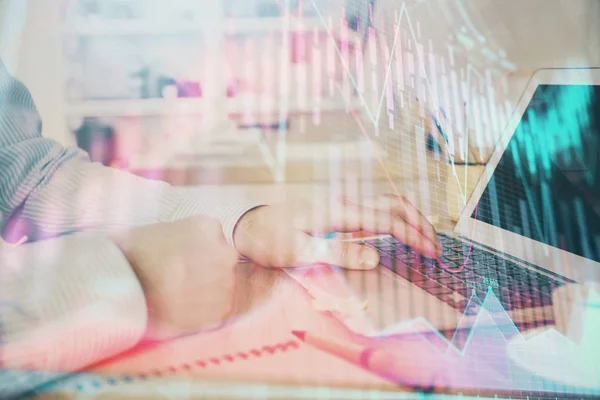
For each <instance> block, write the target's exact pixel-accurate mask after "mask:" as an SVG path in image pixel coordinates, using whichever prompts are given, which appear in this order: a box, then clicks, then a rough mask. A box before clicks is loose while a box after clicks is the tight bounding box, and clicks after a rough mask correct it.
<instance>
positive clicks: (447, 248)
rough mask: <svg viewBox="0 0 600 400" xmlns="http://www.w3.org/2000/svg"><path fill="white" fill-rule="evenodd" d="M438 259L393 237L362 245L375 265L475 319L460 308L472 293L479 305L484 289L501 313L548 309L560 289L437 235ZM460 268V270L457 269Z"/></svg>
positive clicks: (531, 273)
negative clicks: (376, 256) (375, 257)
mask: <svg viewBox="0 0 600 400" xmlns="http://www.w3.org/2000/svg"><path fill="white" fill-rule="evenodd" d="M439 239H440V242H441V243H442V246H443V248H444V253H443V255H442V257H440V261H441V262H442V263H443V264H444V265H445V267H446V268H447V269H450V270H458V271H460V272H449V271H447V270H446V268H444V267H442V266H441V265H440V263H439V262H438V261H437V260H436V259H432V258H427V257H423V256H421V255H420V254H418V253H416V252H415V251H413V250H412V249H411V248H410V247H408V246H406V245H404V244H403V243H402V242H400V241H398V240H396V239H394V238H393V237H386V238H382V239H374V240H366V241H365V243H367V244H368V245H370V246H373V247H375V248H376V249H377V250H378V251H379V253H380V257H381V261H380V264H381V265H382V266H383V267H385V268H387V269H389V270H390V271H392V272H394V273H396V274H397V275H399V276H401V277H403V278H405V279H406V280H408V281H410V282H412V283H414V284H415V285H417V286H418V287H420V288H421V289H423V290H425V291H427V292H428V293H430V294H432V295H433V296H436V297H437V298H439V299H440V300H442V301H443V302H444V303H446V304H448V305H450V306H451V307H453V308H455V309H457V310H459V311H461V312H464V313H465V314H467V315H468V314H476V313H477V312H478V310H477V307H469V309H468V310H467V309H466V305H467V303H468V301H469V298H470V297H471V295H472V293H473V291H475V293H476V294H477V296H478V297H479V299H480V300H482V301H483V299H484V298H485V296H486V294H487V292H488V290H489V288H491V290H492V291H493V292H494V294H495V295H496V297H497V298H498V300H499V301H500V303H501V304H502V305H503V306H504V308H505V309H506V310H507V311H510V310H516V309H525V308H532V307H542V306H549V305H551V304H552V290H553V289H555V288H557V287H559V286H561V285H564V283H563V282H561V281H559V280H557V279H554V278H552V277H549V276H546V275H542V274H540V273H537V272H535V271H533V270H531V269H527V268H524V267H522V266H520V265H518V264H516V263H514V262H512V261H510V260H507V259H504V258H500V257H498V256H497V255H495V254H493V253H490V252H487V251H485V250H481V249H478V248H475V247H472V249H471V253H470V255H469V258H468V260H466V263H465V258H466V257H465V256H466V255H467V254H469V245H468V244H466V243H463V242H461V241H459V240H456V239H454V238H451V237H449V236H446V235H441V234H440V235H439ZM463 265H464V268H462V270H461V267H462V266H463Z"/></svg>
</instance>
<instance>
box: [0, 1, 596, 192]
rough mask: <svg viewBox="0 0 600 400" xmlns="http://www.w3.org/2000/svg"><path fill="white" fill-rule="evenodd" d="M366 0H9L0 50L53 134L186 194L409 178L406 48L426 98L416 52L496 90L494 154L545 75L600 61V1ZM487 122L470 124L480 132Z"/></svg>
mask: <svg viewBox="0 0 600 400" xmlns="http://www.w3.org/2000/svg"><path fill="white" fill-rule="evenodd" d="M369 3H370V2H369V1H364V2H360V1H358V0H352V1H349V0H347V1H344V0H335V1H325V0H304V1H301V0H253V1H247V0H246V1H241V0H218V1H217V0H215V1H191V0H190V1H188V0H176V1H172V2H164V1H160V0H144V1H139V0H138V1H136V0H101V1H100V0H79V1H75V0H3V1H1V2H0V7H1V8H0V12H1V14H0V16H1V18H0V22H1V25H0V26H1V29H0V34H1V35H2V36H1V47H0V49H1V51H2V53H1V54H2V59H3V61H4V62H5V63H6V64H7V66H8V67H9V69H10V71H11V72H12V73H13V74H14V75H15V76H16V77H18V78H19V79H20V80H22V81H23V82H24V83H25V84H26V85H27V86H28V88H29V89H30V90H31V92H32V93H33V97H34V99H35V101H36V103H37V106H38V108H39V111H40V113H41V115H42V119H43V121H44V136H45V137H47V138H51V139H54V140H57V141H59V142H61V143H63V144H65V145H79V146H80V147H82V148H84V149H85V150H86V151H88V152H89V153H90V155H91V157H92V159H93V160H94V161H99V162H102V163H105V164H107V165H112V166H114V167H117V168H123V169H128V170H131V171H135V172H136V173H139V174H142V175H145V176H149V177H154V178H158V179H164V180H167V181H170V182H171V183H173V184H181V185H196V184H241V183H257V184H261V183H272V182H309V181H313V180H336V179H341V178H340V177H341V175H340V176H334V175H335V174H334V173H333V172H332V171H333V170H334V169H335V168H337V167H334V166H333V165H334V164H336V165H342V169H344V168H346V169H347V170H348V171H354V172H352V173H354V174H357V175H361V174H365V173H366V172H364V171H365V168H364V166H365V165H370V164H373V168H367V169H368V170H369V171H371V172H369V173H373V174H376V175H377V174H382V173H384V172H383V171H382V168H381V161H384V162H385V164H386V166H387V171H388V172H391V173H392V174H393V176H394V179H401V177H402V175H403V174H404V173H405V172H406V171H405V170H406V169H410V168H408V167H406V166H403V165H402V163H401V160H400V159H401V158H402V157H399V152H400V151H407V149H408V148H409V147H410V149H412V150H415V149H416V147H415V146H419V144H418V143H417V144H415V143H412V144H411V145H407V144H406V143H411V142H410V141H411V140H414V136H415V135H414V133H413V132H412V131H411V132H408V133H407V130H406V129H404V130H402V129H400V130H399V129H396V130H395V131H394V129H389V128H390V127H391V125H390V124H389V123H388V122H386V121H388V120H390V118H392V119H393V118H396V119H397V120H400V119H401V118H400V116H399V115H393V116H392V117H390V114H394V110H393V108H394V107H396V112H397V111H398V109H399V107H398V104H396V105H393V104H392V105H391V106H390V101H389V99H387V97H386V100H384V101H379V100H380V99H383V98H384V96H385V95H386V94H385V90H387V89H384V85H386V84H387V83H388V81H386V79H387V71H386V70H384V69H382V68H381V66H382V65H384V64H385V57H386V55H385V51H386V50H389V48H390V46H392V45H394V44H395V42H394V39H397V40H398V46H397V47H396V48H395V50H396V51H398V50H399V49H401V50H400V51H403V52H405V53H406V54H409V53H410V52H411V51H412V52H414V60H412V61H410V62H412V63H413V66H412V67H411V66H410V65H408V64H406V63H407V62H408V61H406V60H405V64H406V66H405V67H406V68H404V69H405V70H406V71H404V74H405V75H406V74H408V75H411V74H413V75H414V76H417V79H416V81H417V83H416V86H415V83H414V82H413V84H412V86H413V87H412V88H409V86H410V83H409V82H408V80H407V88H409V89H411V90H409V91H407V92H410V91H412V92H414V94H415V96H418V93H417V92H418V90H419V89H418V88H417V86H419V85H420V83H419V82H420V81H422V80H423V79H421V78H423V76H418V75H419V74H418V71H417V72H416V73H415V72H414V71H413V70H411V68H412V69H415V67H414V65H415V64H418V63H419V60H418V54H417V53H418V50H417V51H414V50H415V49H414V48H413V49H411V42H413V43H417V42H416V41H418V42H419V43H420V46H422V48H424V49H425V53H426V54H432V55H433V56H434V57H435V60H436V61H435V62H434V64H436V65H438V69H439V65H440V64H441V63H443V62H445V64H446V68H447V69H448V73H447V75H448V79H449V80H451V79H450V78H451V73H450V70H452V71H453V72H452V73H455V74H456V76H457V77H458V79H459V80H462V82H463V83H461V84H460V85H463V86H464V85H465V82H467V83H468V84H469V85H471V86H472V87H474V88H475V89H473V90H475V92H476V91H477V90H479V88H481V87H482V85H483V87H487V86H489V85H490V82H491V80H493V81H494V83H493V84H494V85H495V87H496V88H497V90H496V92H497V94H498V95H497V96H496V100H495V101H496V102H497V103H496V105H495V107H497V109H498V110H500V112H499V113H498V121H497V122H496V123H497V125H493V127H491V125H492V124H490V128H489V129H487V130H486V131H485V135H487V136H489V137H488V138H487V139H483V140H484V142H485V143H484V144H481V143H476V144H475V145H474V147H479V148H480V149H483V148H484V147H487V148H489V147H490V146H492V145H493V143H494V137H495V136H494V135H497V134H498V132H499V130H500V129H501V128H500V127H501V126H502V124H501V121H500V120H501V119H502V118H505V116H506V113H507V109H510V107H511V105H512V106H514V104H515V102H516V100H517V99H518V97H519V96H520V94H521V92H522V90H523V89H524V88H525V85H526V82H527V80H528V79H529V78H530V76H531V75H532V74H533V72H534V71H535V70H536V69H538V68H546V67H572V66H593V65H599V64H600V43H599V37H600V31H599V29H600V28H599V26H600V24H599V19H600V7H599V2H598V1H596V0H568V1H567V0H564V1H561V0H551V1H547V0H525V1H518V2H517V1H514V2H506V1H502V0H456V1H454V0H408V1H405V2H396V1H390V0H384V1H378V2H375V4H374V9H373V10H371V15H370V16H369V17H368V18H367V17H366V16H365V13H368V12H369V11H366V7H369ZM351 9H354V10H355V11H356V12H355V15H359V14H361V13H362V14H361V15H362V16H361V18H363V19H362V20H361V21H360V22H361V23H363V25H364V26H359V27H358V29H355V30H353V29H348V28H347V29H346V33H344V31H343V23H341V20H342V19H343V17H344V15H342V14H343V13H348V12H349V10H351ZM392 15H395V17H392ZM399 16H400V22H399V23H397V22H396V21H397V19H398V17H399ZM394 18H395V19H394ZM368 19H372V22H371V25H372V26H373V28H374V30H375V31H376V33H375V34H376V35H378V38H379V42H378V44H377V45H376V46H375V50H374V51H375V53H373V54H372V55H371V57H369V56H368V55H365V56H364V63H362V70H360V71H358V72H357V65H358V63H357V62H354V60H358V58H356V53H358V51H357V49H356V46H357V44H358V43H360V44H364V46H365V50H366V49H367V48H369V47H368V46H371V45H372V43H370V42H373V41H369V40H368V37H369V35H370V33H369V31H368V30H367V23H368V22H369V21H368ZM357 21H358V20H357ZM359 25H361V24H360V23H359ZM395 28H398V30H397V31H396V30H394V29H395ZM396 33H399V34H398V35H395V34H396ZM343 35H346V38H345V39H344V38H343ZM411 35H412V36H414V38H411V37H410V36H411ZM417 36H418V37H417ZM397 37H399V39H398V38H397ZM365 38H367V40H365ZM382 38H383V40H381V39H382ZM409 39H410V40H409ZM415 40H416V41H415ZM344 41H345V42H344ZM340 43H348V44H349V45H348V46H347V48H345V49H346V50H344V48H343V46H342V47H339V46H338V47H336V46H334V44H337V45H339V44H340ZM413 47H414V46H413ZM340 48H341V49H342V51H345V52H346V53H345V54H341V53H340V54H337V53H336V52H338V51H339V49H340ZM369 51H373V50H369ZM334 53H335V54H334ZM365 54H366V53H365ZM373 55H374V56H375V58H376V59H377V58H378V59H379V65H376V64H377V63H376V62H375V63H373V59H372V57H373ZM387 57H389V55H387ZM411 57H413V55H411ZM369 58H371V60H369ZM425 58H427V56H425ZM405 59H408V57H405ZM344 60H346V61H347V63H348V65H347V67H348V69H347V70H346V66H345V63H346V61H344ZM415 60H416V61H415ZM369 61H371V64H372V65H371V64H370V63H369ZM451 64H452V65H451ZM369 68H371V69H369ZM395 68H396V67H393V66H392V68H391V69H390V73H389V75H390V77H389V78H390V79H389V82H394V84H395V83H397V81H398V80H397V79H396V78H394V76H393V75H394V73H395V72H396V71H395ZM416 68H417V69H418V67H416ZM373 71H374V73H373V74H372V76H371V75H370V73H369V72H373ZM439 73H440V74H441V72H439ZM486 74H487V75H486ZM359 75H360V76H359ZM408 75H406V76H408ZM413 75H411V76H413ZM471 77H473V79H471ZM355 78H356V79H355ZM409 79H413V78H409ZM478 79H481V80H483V81H482V82H478V81H477V80H478ZM426 81H427V77H425V85H426V84H427V82H426ZM455 84H456V83H455ZM356 85H358V86H360V87H358V86H356ZM477 86H479V88H478V87H477ZM398 87H400V85H398ZM463 89H464V88H463ZM469 90H471V89H468V90H467V91H466V92H463V93H462V94H461V95H460V96H459V97H462V98H463V100H464V98H466V93H467V92H468V91H469ZM482 90H483V91H481V93H480V94H482V93H484V92H485V89H482ZM475 92H473V93H475ZM482 95H483V94H482ZM459 102H460V101H459ZM396 103H398V99H396ZM402 106H403V105H402ZM402 108H403V107H402ZM382 110H383V111H382ZM354 112H355V113H356V114H357V116H358V118H359V119H360V121H362V122H363V124H362V126H363V128H364V129H363V130H364V132H361V128H359V126H358V125H359V124H357V122H356V120H355V118H354V116H353V114H352V113H354ZM450 114H453V113H452V112H450ZM489 114H490V118H491V114H492V110H491V109H490V110H489ZM382 115H383V116H382ZM451 119H452V118H451ZM384 122H385V123H384ZM451 122H452V123H453V124H454V125H457V126H459V125H462V124H464V121H459V119H457V118H454V119H453V120H452V121H451ZM490 122H491V119H490ZM480 124H481V125H482V126H485V125H486V124H485V121H482V122H481V123H480ZM384 125H385V126H384ZM475 125H476V123H475V120H474V118H473V122H472V123H471V126H470V127H469V129H476V128H477V126H475ZM386 127H387V128H388V129H385V128H386ZM382 128H383V129H382ZM463 128H464V127H463ZM409 130H410V129H409ZM458 130H459V129H457V131H458ZM479 130H481V128H480V129H479ZM397 131H402V133H398V132H397ZM463 131H465V130H464V129H463ZM403 135H405V136H410V137H406V138H403ZM463 142H464V140H463ZM473 143H474V141H472V144H473ZM365 146H366V147H365ZM425 146H427V143H425ZM460 146H461V144H460V143H458V142H457V144H456V146H454V147H455V148H454V149H453V150H454V151H455V153H456V154H455V155H456V157H457V158H456V159H457V160H459V159H460V158H461V157H463V158H464V154H461V151H460V149H459V148H460ZM464 146H465V144H464V143H463V144H462V147H463V148H464ZM367 148H368V149H370V150H368V151H365V149H367ZM415 151H418V149H416V150H415ZM462 153H464V149H463V150H462ZM465 154H466V153H465ZM482 154H483V153H482ZM369 157H371V158H372V159H371V160H369ZM476 158H477V157H476ZM479 158H481V157H479ZM375 159H377V160H378V161H375ZM332 160H337V161H332ZM475 161H481V160H475ZM360 166H363V167H360ZM383 169H386V168H383ZM342 175H343V173H342ZM367 175H368V174H367ZM459 175H460V176H462V174H459ZM371 177H372V176H371ZM463 183H464V182H463Z"/></svg>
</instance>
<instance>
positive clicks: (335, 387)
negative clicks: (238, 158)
mask: <svg viewBox="0 0 600 400" xmlns="http://www.w3.org/2000/svg"><path fill="white" fill-rule="evenodd" d="M401 184H402V186H399V187H398V188H397V189H398V190H399V191H400V192H401V193H403V194H406V195H407V196H408V197H409V198H410V199H411V201H413V202H414V203H415V204H417V205H418V206H419V207H420V208H421V209H423V210H424V211H425V214H426V215H429V216H436V219H438V221H437V222H438V224H439V225H440V226H441V227H442V228H444V229H448V227H451V226H452V222H451V221H450V220H449V218H448V213H447V210H446V209H445V206H446V204H445V202H444V201H439V198H438V197H436V196H429V197H426V196H424V195H423V193H442V192H443V191H444V190H445V188H446V185H445V184H443V183H441V182H439V181H437V180H429V181H410V180H405V181H403V182H401ZM357 185H358V191H359V192H361V193H362V192H365V193H367V192H369V193H385V192H390V191H391V190H390V182H389V181H381V180H380V181H374V182H369V181H358V183H357ZM344 187H345V186H343V185H342V186H340V185H335V184H331V183H328V182H321V183H312V184H301V183H297V184H285V185H277V184H266V185H264V184H263V185H220V186H202V187H198V188H195V190H200V191H206V192H207V193H211V194H215V193H216V194H220V195H224V196H233V197H236V196H242V197H245V198H250V199H253V200H256V201H262V202H265V203H272V202H276V201H284V200H289V199H290V198H292V199H293V198H296V197H299V196H302V197H307V198H313V199H314V198H317V199H318V198H321V196H326V195H336V194H338V195H339V194H343V192H344ZM423 188H425V191H424V189H423ZM180 190H189V188H186V187H182V188H181V189H180ZM440 216H441V217H440ZM290 282H291V280H290V278H289V277H288V276H287V274H285V273H284V272H282V271H281V270H273V269H265V268H262V267H258V266H256V265H252V264H239V265H238V267H237V288H238V289H237V291H236V297H235V300H236V301H235V306H234V310H233V311H232V316H233V317H235V318H241V319H242V320H243V319H244V318H246V317H247V316H252V318H255V315H256V313H257V310H264V309H265V308H268V307H272V306H277V304H276V303H278V302H279V303H282V302H285V303H286V307H284V308H279V309H277V310H274V311H273V312H274V313H275V314H273V316H272V317H271V318H273V320H279V319H280V318H287V320H288V321H292V323H290V324H289V326H286V327H281V326H276V325H278V324H274V323H273V322H270V321H272V320H264V321H263V322H262V323H261V322H260V321H257V322H255V323H253V324H252V326H248V327H247V329H248V332H247V333H246V336H248V335H250V336H253V337H255V338H258V339H260V340H257V341H254V342H253V341H252V340H250V341H248V343H242V342H245V341H246V339H244V340H241V342H240V339H239V338H240V337H243V336H244V335H243V334H235V335H234V334H231V336H230V337H229V339H227V340H223V338H222V337H215V335H214V334H212V335H211V334H208V335H204V334H200V335H198V336H197V337H191V338H184V339H180V340H179V341H175V342H173V343H169V344H165V345H161V346H158V347H153V348H151V349H147V350H144V351H134V352H133V353H131V354H129V355H126V356H125V357H120V358H118V359H116V360H113V361H111V362H108V363H103V364H102V365H99V366H97V367H95V368H94V369H92V370H91V371H90V373H94V374H99V375H100V376H115V375H117V376H130V375H135V374H136V373H149V371H152V367H151V366H150V365H149V364H153V363H156V362H160V363H161V364H162V365H163V367H164V368H166V369H165V371H166V374H163V375H161V376H160V377H154V379H151V380H149V381H144V382H142V383H139V382H138V383H137V384H135V385H131V384H129V385H117V386H111V385H102V387H101V389H98V388H96V389H97V395H98V396H97V397H94V396H95V395H92V394H90V393H87V394H86V396H88V397H87V398H102V399H120V398H128V399H129V398H170V397H168V396H163V395H162V394H158V393H157V391H159V388H160V387H163V386H164V387H173V388H174V389H173V390H175V391H177V390H179V389H175V388H177V387H179V388H181V387H188V388H191V386H194V387H196V388H197V389H198V392H197V393H199V394H200V393H207V392H206V391H209V392H210V391H213V392H214V393H215V396H216V397H219V398H221V397H224V398H239V396H238V395H239V394H240V391H241V393H245V394H247V395H249V396H250V397H251V396H255V394H253V392H251V391H250V390H257V391H259V392H257V393H264V394H265V396H266V395H267V394H268V393H270V391H272V394H273V395H274V398H293V396H295V395H298V397H302V396H301V393H300V392H297V388H299V387H302V388H303V390H309V388H311V387H312V388H313V389H312V390H317V389H315V388H316V387H328V388H330V389H327V390H331V391H339V393H338V395H339V396H340V397H341V398H356V396H357V395H358V397H365V396H367V397H368V396H369V394H368V393H369V391H376V392H378V391H380V390H383V391H384V392H389V391H390V390H392V392H393V393H394V395H393V397H396V396H397V395H398V396H399V395H400V393H401V392H402V390H401V389H400V388H399V387H398V386H396V385H392V384H390V383H389V382H387V381H386V380H384V379H382V378H380V377H377V376H375V375H373V374H371V373H368V372H366V371H364V370H362V369H360V368H358V367H356V366H353V365H351V364H348V363H347V362H345V361H343V360H339V359H337V358H335V357H332V356H330V355H327V354H324V353H322V352H320V351H317V350H315V349H312V348H310V347H308V346H306V345H304V344H301V343H297V344H296V345H298V346H301V347H302V349H301V350H302V351H297V352H288V353H289V356H286V357H288V358H287V359H284V358H283V356H284V355H283V354H280V355H279V356H278V357H273V358H272V360H273V363H274V364H269V362H268V359H267V358H265V359H263V360H261V361H260V362H258V363H255V364H254V365H252V364H247V366H246V367H245V368H244V367H240V368H241V369H236V368H233V369H232V370H231V371H226V372H219V370H220V369H222V367H215V368H214V369H213V371H214V373H213V372H212V371H211V372H209V373H206V374H205V373H198V371H196V373H189V371H187V370H185V368H183V369H182V368H181V366H185V365H186V364H187V363H189V362H191V360H192V359H197V358H198V357H208V358H209V359H210V354H211V352H210V351H208V353H207V351H206V349H209V350H210V349H215V350H213V352H212V354H213V355H215V354H223V353H226V350H221V349H235V350H236V351H238V352H240V351H247V350H249V349H251V348H252V347H253V346H256V345H261V344H265V343H266V344H268V343H271V344H278V343H279V344H281V343H289V342H290V341H292V340H293V339H294V338H293V337H292V336H290V326H296V327H297V329H298V328H299V329H306V326H311V325H312V326H318V327H319V328H320V329H322V328H323V324H324V323H327V322H323V320H320V319H318V318H317V317H315V315H313V314H315V311H314V310H313V309H312V308H311V306H310V299H309V298H308V297H307V295H306V293H297V292H295V294H294V295H293V296H292V297H293V299H292V297H290V298H288V299H287V300H284V301H282V300H281V299H277V296H278V295H280V294H281V290H282V289H281V288H286V287H288V286H289V285H290ZM290 290H291V289H290ZM292 291H293V290H292ZM290 302H293V303H294V304H295V306H294V307H296V311H294V312H292V311H290V308H289V307H292V306H291V305H290V304H291V303H290ZM286 310H287V311H286ZM292 314H293V315H294V317H293V318H292V317H291V315H292ZM315 318H317V319H315ZM307 319H308V320H310V321H311V322H310V323H309V324H307V323H306V321H307ZM248 320H249V319H248ZM258 320H260V318H258ZM293 321H295V322H293ZM234 325H235V324H234ZM227 332H228V331H225V332H224V333H223V335H225V336H226V335H227ZM223 335H221V336H223ZM240 335H241V336H240ZM178 342H179V343H180V344H178ZM182 349H183V350H182ZM190 349H191V350H190ZM195 349H198V350H197V351H196V350H195ZM195 353H198V354H195ZM294 353H296V354H295V355H294ZM298 363H302V365H304V369H305V370H307V371H308V373H305V372H303V370H302V368H298V367H297V365H298ZM173 365H179V367H177V371H175V370H174V369H173V368H175V367H173ZM293 365H296V367H290V366H293ZM314 365H319V366H320V367H319V368H317V369H320V370H322V369H323V368H325V369H326V370H329V371H339V373H338V374H333V376H330V377H329V378H327V377H325V376H323V377H322V379H321V378H319V376H318V375H317V376H315V374H314V373H312V374H311V373H310V372H311V370H313V369H314V368H315V367H314ZM248 368H249V369H250V370H248ZM286 369H289V370H290V371H291V377H290V374H286V373H284V371H285V370H286ZM282 371H283V372H282ZM236 374H241V376H242V379H239V378H238V377H237V376H236ZM151 375H152V374H151V373H150V376H151ZM186 378H187V379H188V380H186ZM189 379H191V380H189ZM223 382H225V383H223ZM234 382H235V383H236V385H234V386H231V385H232V384H233V383H234ZM161 385H162V386H161ZM182 385H183V386H182ZM186 385H187V386H186ZM223 385H225V386H223ZM224 387H225V388H228V389H227V390H225V389H223V388H224ZM235 388H237V389H235ZM294 388H296V389H294ZM73 389H74V386H70V389H68V390H65V391H62V392H61V391H59V392H57V396H58V395H64V396H66V398H69V399H70V398H77V396H78V394H77V393H69V392H71V391H73ZM190 390H191V389H190ZM323 390H325V389H323ZM353 391H355V392H353ZM356 391H358V392H356ZM361 391H362V392H361ZM161 392H162V390H161ZM194 392H196V390H194ZM135 393H138V394H137V395H136V394H135ZM150 393H152V396H154V395H156V397H152V396H151V395H150ZM163 393H164V394H165V395H166V392H163ZM216 393H218V394H216ZM303 393H305V394H304V395H303V396H306V393H307V392H303ZM327 393H333V392H327ZM359 393H362V395H360V394H359ZM79 394H81V393H79ZM324 394H325V393H324ZM371 394H372V395H373V393H371ZM131 395H134V397H130V396H131ZM325 395H326V396H329V395H328V394H325ZM135 396H139V397H135ZM199 397H202V396H201V395H198V396H196V397H192V398H199ZM309 397H313V396H310V395H309ZM59 398H61V397H59ZM185 398H187V397H185Z"/></svg>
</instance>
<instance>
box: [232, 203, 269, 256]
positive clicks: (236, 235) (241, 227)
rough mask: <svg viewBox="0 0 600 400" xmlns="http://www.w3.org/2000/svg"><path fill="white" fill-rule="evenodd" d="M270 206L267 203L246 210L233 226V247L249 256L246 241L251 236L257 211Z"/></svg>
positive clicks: (241, 253) (243, 254)
mask: <svg viewBox="0 0 600 400" xmlns="http://www.w3.org/2000/svg"><path fill="white" fill-rule="evenodd" d="M265 207H268V206H266V205H262V206H257V207H254V208H252V209H250V210H248V211H246V212H245V213H244V214H243V215H242V216H241V217H240V219H238V222H237V223H236V224H235V227H234V228H233V235H232V240H233V247H235V249H236V250H237V251H238V253H239V254H240V255H242V256H244V257H248V256H249V254H246V253H247V252H248V251H247V249H246V246H245V243H246V241H247V240H246V239H247V238H248V237H250V236H251V235H250V232H251V230H252V226H253V225H254V224H255V222H256V215H257V213H258V212H259V211H260V210H262V209H263V208H265Z"/></svg>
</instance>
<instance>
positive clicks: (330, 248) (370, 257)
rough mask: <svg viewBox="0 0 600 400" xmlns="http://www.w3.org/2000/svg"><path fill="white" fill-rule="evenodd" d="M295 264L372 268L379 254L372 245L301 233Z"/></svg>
mask: <svg viewBox="0 0 600 400" xmlns="http://www.w3.org/2000/svg"><path fill="white" fill-rule="evenodd" d="M302 236H303V238H302V239H301V240H302V242H303V244H302V245H301V246H299V247H298V250H299V251H298V254H297V257H296V260H297V261H296V265H306V264H312V263H326V264H332V265H338V266H340V267H342V268H348V269H372V268H375V267H377V265H378V264H379V254H378V253H377V250H375V249H373V248H372V247H368V246H364V245H360V244H358V243H353V242H342V241H340V240H335V239H323V238H319V237H312V236H309V235H306V234H302Z"/></svg>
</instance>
